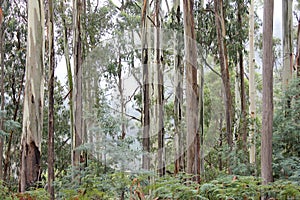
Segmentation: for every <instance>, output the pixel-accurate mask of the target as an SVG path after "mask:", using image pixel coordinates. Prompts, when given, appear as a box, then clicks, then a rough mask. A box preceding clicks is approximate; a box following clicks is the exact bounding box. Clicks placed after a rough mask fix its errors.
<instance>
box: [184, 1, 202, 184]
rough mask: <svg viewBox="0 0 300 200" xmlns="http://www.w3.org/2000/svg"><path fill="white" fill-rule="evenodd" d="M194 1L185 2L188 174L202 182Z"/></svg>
mask: <svg viewBox="0 0 300 200" xmlns="http://www.w3.org/2000/svg"><path fill="white" fill-rule="evenodd" d="M193 6H194V1H193V0H184V1H183V22H184V44H185V47H184V48H185V68H186V124H187V131H186V132H187V135H186V145H187V147H186V148H187V170H186V171H187V173H189V174H194V175H196V176H195V179H196V181H197V182H200V141H199V139H200V138H199V132H198V110H199V109H198V105H199V104H198V102H199V99H198V85H197V48H196V36H195V30H194V28H195V24H194V10H193Z"/></svg>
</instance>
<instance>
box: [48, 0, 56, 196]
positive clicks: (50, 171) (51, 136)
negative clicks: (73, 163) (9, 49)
mask: <svg viewBox="0 0 300 200" xmlns="http://www.w3.org/2000/svg"><path fill="white" fill-rule="evenodd" d="M53 20H54V12H53V1H52V0H49V1H48V48H49V50H48V53H49V60H48V61H49V78H48V100H49V109H48V192H49V194H50V198H51V199H52V200H54V186H53V181H54V69H55V55H54V21H53Z"/></svg>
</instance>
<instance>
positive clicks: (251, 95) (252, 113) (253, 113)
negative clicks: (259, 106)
mask: <svg viewBox="0 0 300 200" xmlns="http://www.w3.org/2000/svg"><path fill="white" fill-rule="evenodd" d="M249 24H250V28H249V99H250V106H249V112H250V117H251V124H250V134H249V135H250V137H249V140H250V143H251V144H250V153H249V154H250V155H249V157H250V163H251V164H254V163H255V162H256V157H255V156H256V148H255V133H256V130H255V129H256V126H255V118H256V105H255V104H256V101H255V98H256V97H255V96H256V88H255V68H254V64H255V59H254V0H251V4H250V11H249Z"/></svg>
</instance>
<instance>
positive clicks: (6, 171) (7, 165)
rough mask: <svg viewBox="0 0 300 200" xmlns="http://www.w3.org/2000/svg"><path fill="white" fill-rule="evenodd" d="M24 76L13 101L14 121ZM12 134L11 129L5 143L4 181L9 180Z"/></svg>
mask: <svg viewBox="0 0 300 200" xmlns="http://www.w3.org/2000/svg"><path fill="white" fill-rule="evenodd" d="M24 76H25V73H24V74H23V77H22V79H21V81H20V90H19V92H18V97H17V101H16V103H15V106H16V107H15V110H14V115H13V120H14V121H16V120H17V116H18V112H19V108H20V101H21V94H22V92H23V88H24V87H23V82H24ZM13 134H14V132H13V131H12V130H11V131H10V134H9V139H8V142H7V143H8V144H7V149H6V152H5V160H4V170H3V171H4V172H3V180H4V181H5V182H8V181H9V168H10V157H11V156H10V155H11V151H10V150H11V144H12V141H13Z"/></svg>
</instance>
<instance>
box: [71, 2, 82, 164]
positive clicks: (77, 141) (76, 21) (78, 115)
mask: <svg viewBox="0 0 300 200" xmlns="http://www.w3.org/2000/svg"><path fill="white" fill-rule="evenodd" d="M82 6H83V2H82V0H73V60H74V85H73V88H72V90H73V91H72V92H73V109H74V111H73V112H74V114H73V115H74V122H73V139H72V145H73V146H72V148H73V153H72V156H73V157H72V163H73V166H78V165H79V164H80V157H81V156H83V155H81V151H79V150H78V149H77V148H78V147H79V146H80V145H82V144H83V139H84V130H83V103H82V98H83V91H82V89H83V88H82V87H83V82H82V77H83V76H82V75H83V74H82V56H83V55H82V54H83V52H82V51H83V46H82V45H83V43H82V41H83V39H82V30H81V27H82V26H81V18H82V11H83V7H82Z"/></svg>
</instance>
